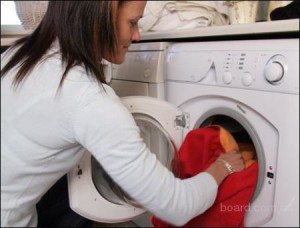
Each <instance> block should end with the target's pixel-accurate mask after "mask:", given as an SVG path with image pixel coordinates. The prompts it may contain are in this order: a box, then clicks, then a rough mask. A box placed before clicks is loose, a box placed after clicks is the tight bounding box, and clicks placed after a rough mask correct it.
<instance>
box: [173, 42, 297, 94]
mask: <svg viewBox="0 0 300 228" xmlns="http://www.w3.org/2000/svg"><path fill="white" fill-rule="evenodd" d="M277 43H278V45H277ZM247 45H248V46H247ZM167 80H169V81H182V82H190V83H197V84H203V85H215V86H224V87H232V88H241V89H249V90H262V91H271V92H283V93H294V94H299V43H298V41H297V40H295V39H293V40H284V41H281V40H275V41H274V40H261V41H235V42H233V41H230V42H228V41H223V42H206V43H205V42H195V43H186V44H184V43H180V44H173V45H172V46H171V47H170V50H169V52H168V54H167Z"/></svg>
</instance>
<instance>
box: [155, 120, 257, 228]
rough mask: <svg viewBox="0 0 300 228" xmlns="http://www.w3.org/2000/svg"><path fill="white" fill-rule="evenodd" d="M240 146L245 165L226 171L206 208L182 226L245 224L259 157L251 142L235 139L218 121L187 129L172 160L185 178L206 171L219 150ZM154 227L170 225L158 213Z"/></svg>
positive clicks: (233, 225) (177, 170) (179, 174)
mask: <svg viewBox="0 0 300 228" xmlns="http://www.w3.org/2000/svg"><path fill="white" fill-rule="evenodd" d="M232 150H239V151H240V152H241V155H242V157H243V159H244V163H245V169H244V170H242V171H240V172H235V173H233V174H231V175H229V176H228V177H227V178H226V179H225V180H224V181H223V182H222V183H221V185H220V186H219V189H218V194H217V198H216V200H215V202H214V204H213V205H212V207H211V208H209V209H208V210H207V211H205V212H204V213H203V214H201V215H199V216H197V217H195V218H194V219H192V220H190V221H189V222H188V223H187V224H185V225H184V227H244V217H245V214H246V212H247V211H248V210H249V209H250V202H251V200H252V197H253V194H254V191H255V188H256V184H257V180H258V161H257V156H256V151H255V147H254V146H253V144H251V143H244V142H238V141H236V140H235V138H234V137H233V136H232V134H231V133H230V132H229V131H227V130H226V129H225V128H223V127H221V126H219V125H211V126H208V127H202V128H199V129H195V130H192V131H190V132H189V133H188V134H187V136H186V137H185V139H184V142H183V144H182V145H181V147H180V149H179V151H178V153H177V156H176V157H175V159H174V160H173V171H174V172H175V174H176V175H177V176H178V177H179V178H181V179H186V178H189V177H192V176H195V175H196V174H198V173H199V172H203V171H205V170H206V169H207V168H208V167H209V166H210V165H211V164H212V163H213V162H214V161H216V159H217V158H218V157H219V155H220V154H221V153H230V152H231V151H232ZM152 223H153V225H154V227H172V225H171V224H168V223H166V222H164V221H162V220H160V219H159V218H157V217H153V218H152Z"/></svg>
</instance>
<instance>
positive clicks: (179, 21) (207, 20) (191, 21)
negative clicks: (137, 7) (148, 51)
mask: <svg viewBox="0 0 300 228" xmlns="http://www.w3.org/2000/svg"><path fill="white" fill-rule="evenodd" d="M227 24H229V18H228V4H226V1H148V3H147V5H146V8H145V11H144V15H143V18H142V19H141V20H140V23H139V27H140V29H141V31H143V32H148V31H152V32H153V31H168V30H174V29H177V30H178V29H179V30H180V29H195V28H199V27H207V26H215V25H227Z"/></svg>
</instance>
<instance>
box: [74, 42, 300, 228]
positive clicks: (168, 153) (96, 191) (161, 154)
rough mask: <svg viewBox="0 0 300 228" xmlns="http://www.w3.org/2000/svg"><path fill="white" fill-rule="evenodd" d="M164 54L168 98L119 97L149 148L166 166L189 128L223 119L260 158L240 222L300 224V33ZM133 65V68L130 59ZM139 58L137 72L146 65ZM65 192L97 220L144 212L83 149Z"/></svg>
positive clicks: (187, 46) (186, 46) (181, 47)
mask: <svg viewBox="0 0 300 228" xmlns="http://www.w3.org/2000/svg"><path fill="white" fill-rule="evenodd" d="M137 53H139V52H138V51H137ZM141 53H142V52H141ZM141 53H140V54H141ZM165 54H166V53H164V55H165ZM165 57H166V62H165V63H164V64H165V66H166V72H165V73H166V75H167V83H166V92H167V93H166V95H167V96H166V98H167V100H168V102H167V101H164V100H161V99H157V98H153V97H145V96H131V97H125V98H123V102H124V104H125V105H126V107H127V108H128V109H129V110H130V111H131V112H132V114H133V116H134V117H135V120H136V121H137V123H138V125H139V126H140V128H141V132H142V136H143V138H144V140H145V141H146V143H147V145H148V146H149V147H150V150H151V151H152V152H154V153H156V154H157V156H158V158H159V159H160V160H161V161H162V162H163V163H164V164H165V165H166V166H169V165H170V160H171V159H172V157H173V155H174V153H176V150H177V149H178V148H179V147H180V145H181V143H182V140H183V139H184V136H185V135H186V134H187V133H188V132H189V131H190V130H191V129H194V128H198V127H200V126H204V125H210V124H220V125H224V127H226V128H227V129H228V130H230V131H231V133H232V134H233V135H234V136H235V137H237V138H238V139H239V140H241V141H245V142H251V143H252V144H253V145H254V147H255V150H256V153H257V158H258V162H259V178H258V184H257V186H256V191H255V194H254V197H253V199H252V201H251V205H250V207H249V208H247V210H248V211H247V214H246V221H245V225H246V226H287V225H288V226H299V43H298V40H297V39H285V40H252V41H250V40H249V41H223V42H221V41H219V42H191V43H174V44H170V46H169V48H168V49H167V55H166V56H165ZM133 59H135V60H136V61H140V60H139V59H140V57H136V58H132V61H133ZM146 59H151V58H146ZM149 61H150V62H151V60H149ZM162 61H164V60H162ZM130 66H131V67H132V73H133V74H134V72H135V71H134V66H135V64H130ZM142 66H143V65H141V66H140V67H141V69H144V70H141V71H140V73H141V74H140V75H143V74H145V73H146V72H148V71H147V69H148V68H147V67H146V66H147V65H145V64H144V66H145V67H144V68H143V67H142ZM121 72H122V71H121ZM128 75H129V74H128ZM146 75H147V73H146ZM143 77H144V76H143ZM143 77H142V76H139V77H138V78H136V81H139V80H140V78H143ZM124 80H127V79H126V78H125V79H124ZM120 83H121V82H120ZM114 88H115V89H116V87H114ZM133 89H135V88H133ZM128 92H130V91H124V93H125V94H124V95H128V94H127V93H128ZM117 93H118V92H117ZM120 95H121V96H122V94H121V93H120ZM130 95H132V94H130ZM147 95H148V94H147ZM156 140H160V142H161V143H154V142H155V141H156ZM157 144H159V145H160V146H157ZM287 189H288V190H287ZM69 197H70V205H71V208H72V209H73V210H74V211H76V212H77V213H79V214H80V215H82V216H85V217H87V218H90V219H92V220H95V221H99V222H107V223H116V222H124V221H129V220H132V219H133V218H136V217H137V216H139V215H141V214H143V213H144V212H145V210H144V209H143V208H140V207H138V206H137V204H136V202H134V200H132V199H130V197H129V196H128V195H126V193H124V192H123V191H122V190H121V189H120V188H119V187H118V186H117V185H115V183H113V181H112V180H111V179H110V178H109V177H108V176H107V174H105V173H104V172H103V170H102V169H101V166H100V165H99V164H98V163H97V162H95V161H94V160H93V158H91V156H90V155H89V154H88V153H86V155H85V156H84V157H83V159H82V160H81V161H80V163H79V164H78V165H77V166H76V167H75V168H74V169H73V170H72V171H71V172H70V173H69Z"/></svg>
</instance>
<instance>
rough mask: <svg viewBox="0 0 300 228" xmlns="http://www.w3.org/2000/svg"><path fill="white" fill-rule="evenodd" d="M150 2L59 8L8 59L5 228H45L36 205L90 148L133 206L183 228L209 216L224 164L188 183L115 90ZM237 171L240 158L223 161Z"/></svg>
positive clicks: (4, 66) (57, 4)
mask: <svg viewBox="0 0 300 228" xmlns="http://www.w3.org/2000/svg"><path fill="white" fill-rule="evenodd" d="M145 5H146V2H145V1H50V2H49V5H48V10H47V12H46V15H45V17H44V18H43V20H42V22H41V23H40V25H39V26H38V27H37V29H36V30H35V31H34V32H33V33H32V34H31V35H29V36H28V37H25V38H23V39H21V40H19V41H18V42H17V43H16V44H15V45H14V46H13V47H12V48H11V49H9V50H8V51H7V52H6V53H4V54H3V55H2V56H1V95H2V96H1V97H2V98H1V108H2V113H1V114H2V115H1V124H2V128H1V141H2V144H1V200H2V202H1V226H32V225H33V226H35V225H37V214H36V209H35V204H36V203H37V202H38V201H39V199H40V198H41V197H42V196H43V194H44V193H45V192H46V191H47V190H48V189H49V188H50V187H51V186H52V185H53V184H54V183H55V182H56V181H57V180H58V179H59V178H60V177H62V176H63V175H64V174H66V173H67V172H68V171H69V170H70V169H71V168H72V167H73V166H75V165H76V163H77V162H78V161H79V160H80V159H81V157H82V155H83V153H84V151H85V150H89V151H90V152H91V153H92V155H93V156H94V157H95V158H96V159H97V160H98V162H99V163H100V164H101V165H102V167H103V168H104V169H105V170H106V172H107V173H108V174H109V175H110V176H111V177H112V178H113V179H114V181H115V182H116V183H118V185H120V187H121V188H123V189H124V190H125V191H126V192H127V193H128V194H129V195H130V196H131V197H132V198H133V199H135V200H136V201H137V202H139V203H140V204H141V205H143V206H144V207H145V208H146V209H147V210H149V211H151V212H152V213H154V214H155V215H156V216H157V217H159V218H161V219H163V220H165V221H166V222H169V223H173V224H175V225H183V224H184V223H186V222H187V221H188V220H190V219H191V218H193V217H194V216H197V215H198V214H200V213H203V212H204V211H205V210H206V209H208V208H209V207H210V206H211V205H212V203H213V202H214V200H215V197H216V193H217V187H218V185H219V184H220V183H221V182H222V180H223V179H224V178H225V177H226V176H227V175H229V173H231V171H230V170H229V171H230V172H229V171H228V170H227V168H226V166H225V165H224V164H223V163H222V162H215V163H213V164H212V165H211V166H210V167H209V168H208V169H207V170H206V171H205V172H203V173H200V174H198V175H197V176H195V177H192V178H190V179H186V180H179V179H177V178H175V177H174V176H173V174H172V173H171V172H169V171H168V170H167V169H166V168H165V167H164V166H163V165H161V163H160V162H159V161H158V160H157V159H156V157H155V155H154V154H153V153H151V152H150V151H149V150H148V149H147V147H146V146H145V144H144V142H143V140H142V139H141V137H140V135H139V129H138V127H137V126H136V124H135V122H134V119H133V118H132V116H131V114H130V113H129V112H128V111H127V109H126V108H125V107H124V106H123V105H122V103H121V102H120V100H119V98H118V97H117V96H116V95H115V93H114V91H113V90H112V89H111V88H110V87H109V86H108V85H106V84H105V80H104V73H103V66H102V65H101V60H102V59H106V60H108V61H110V62H112V63H115V64H120V63H122V62H123V61H124V58H125V54H126V52H127V51H128V48H129V46H130V44H131V42H132V41H139V39H140V34H139V30H138V27H137V23H138V20H139V19H140V18H141V16H142V15H143V10H144V8H145ZM221 159H223V161H225V162H226V163H228V164H227V165H229V166H230V167H231V168H232V169H233V170H234V171H240V170H242V169H243V168H244V165H243V161H242V159H241V155H240V154H239V153H232V154H225V155H221Z"/></svg>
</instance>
